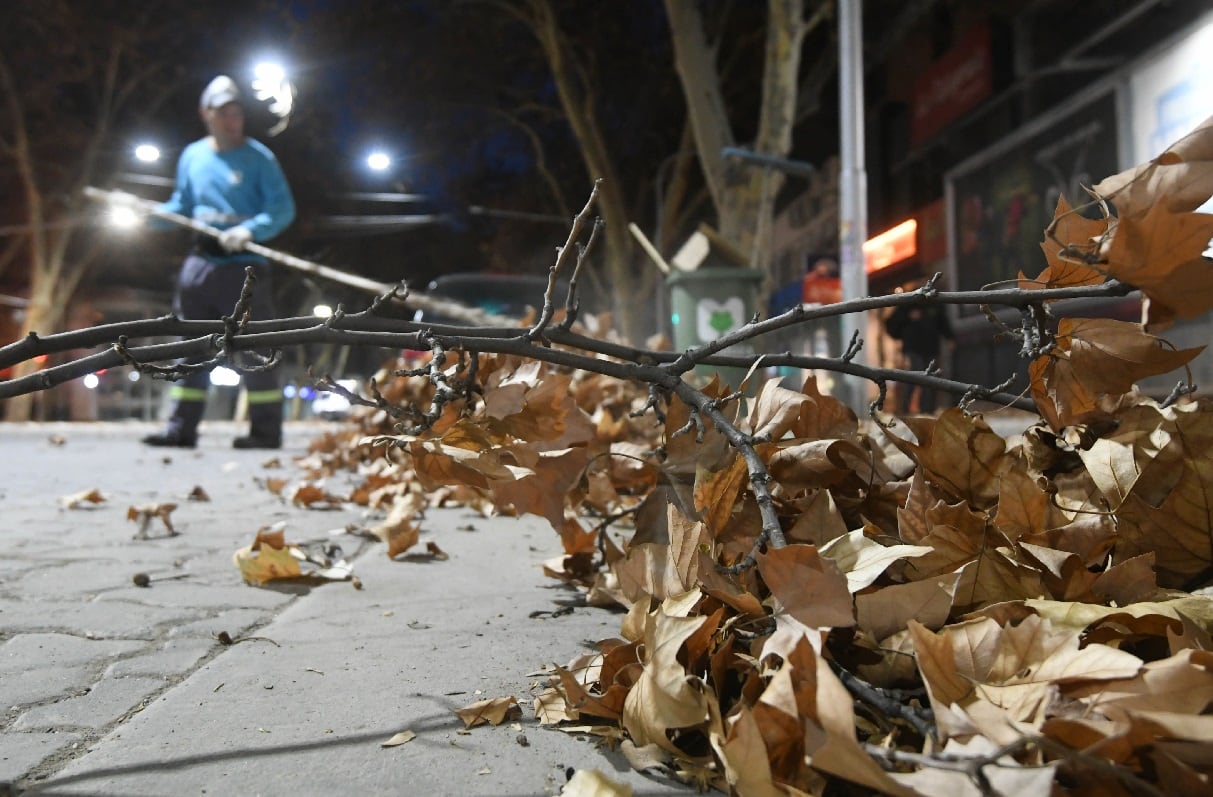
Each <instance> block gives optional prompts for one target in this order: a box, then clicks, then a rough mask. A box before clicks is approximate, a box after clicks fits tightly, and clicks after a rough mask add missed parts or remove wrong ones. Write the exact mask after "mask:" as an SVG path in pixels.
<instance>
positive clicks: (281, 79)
mask: <svg viewBox="0 0 1213 797" xmlns="http://www.w3.org/2000/svg"><path fill="white" fill-rule="evenodd" d="M251 85H252V87H253V96H254V97H256V98H257V99H258V100H261V101H262V102H265V101H267V100H268V101H269V104H268V105H267V106H266V108H267V109H268V110H269V112H270V113H272V114H273V115H274V116H275V117H277V118H278V122H277V124H275V125H274V126H273V127H271V128H270V129H269V130H268V131H267V135H270V136H276V135H278V134H279V133H281V132H282V131H283V130H285V129H286V126H287V124H288V123H289V122H290V119H291V113H292V112H294V110H295V84H294V83H292V82H291V80H290V78H289V77H287V74H286V69H285V68H284V67H283V66H282V64H280V63H278V62H277V61H261V62H259V63H258V64H257V65H256V66H254V67H253V82H252V84H251Z"/></svg>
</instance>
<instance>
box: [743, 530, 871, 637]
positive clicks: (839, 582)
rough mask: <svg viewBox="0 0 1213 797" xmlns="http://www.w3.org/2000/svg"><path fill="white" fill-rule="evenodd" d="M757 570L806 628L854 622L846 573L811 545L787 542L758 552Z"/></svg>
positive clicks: (839, 626) (776, 596)
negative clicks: (782, 545)
mask: <svg viewBox="0 0 1213 797" xmlns="http://www.w3.org/2000/svg"><path fill="white" fill-rule="evenodd" d="M758 572H759V573H760V574H761V575H762V580H763V581H765V582H766V584H767V587H769V588H770V590H771V595H773V596H774V597H775V598H776V600H778V601H779V604H780V606H781V607H782V609H783V610H784V611H786V612H787V613H788V614H790V615H792V616H793V617H795V618H796V619H797V620H799V621H800V622H802V623H804V624H805V625H807V626H809V627H810V628H847V627H850V626H852V625H854V624H855V616H854V612H853V609H852V606H851V591H850V590H849V589H848V586H847V577H846V576H845V575H843V574H842V573H841V572H840V571H839V569H838V567H837V565H835V564H834V563H833V562H831V561H830V560H829V559H825V558H823V557H822V556H821V555H820V554H819V553H818V551H817V547H816V546H814V545H788V546H786V547H784V548H773V549H771V550H769V551H767V552H766V553H763V554H760V555H759V556H758Z"/></svg>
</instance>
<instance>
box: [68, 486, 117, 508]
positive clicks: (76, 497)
mask: <svg viewBox="0 0 1213 797" xmlns="http://www.w3.org/2000/svg"><path fill="white" fill-rule="evenodd" d="M106 500H107V499H106V497H105V494H104V493H102V492H101V491H100V490H98V489H97V488H96V487H94V488H93V489H91V490H82V491H80V492H78V493H73V494H71V495H65V496H63V497H62V498H60V499H59V501H60V502H61V503H62V504H63V508H64V509H80V508H81V507H83V506H86V505H88V504H100V503H104V502H105V501H106Z"/></svg>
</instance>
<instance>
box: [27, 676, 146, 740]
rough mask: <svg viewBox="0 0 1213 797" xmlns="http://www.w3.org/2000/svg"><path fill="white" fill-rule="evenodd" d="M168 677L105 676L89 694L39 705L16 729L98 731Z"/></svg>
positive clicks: (114, 720) (29, 712) (140, 700)
mask: <svg viewBox="0 0 1213 797" xmlns="http://www.w3.org/2000/svg"><path fill="white" fill-rule="evenodd" d="M165 683H166V682H165V679H164V678H154V677H148V676H131V677H117V678H102V679H101V680H100V681H98V682H97V683H96V684H94V685H93V687H92V688H91V689H89V691H88V694H85V695H78V696H76V697H69V698H64V699H63V700H57V701H55V702H53V703H47V704H45V705H41V706H37V707H35V708H32V709H30V710H28V711H26V712H25V713H24V714H22V715H21V716H20V717H19V718H18V719H17V721H16V722H15V723H13V728H14V729H15V730H18V731H24V730H53V729H55V728H63V727H68V728H87V729H92V730H97V729H100V728H104V727H105V726H107V725H109V724H111V723H113V722H116V721H117V720H118V719H120V718H121V717H122V716H123V715H125V714H126V713H128V712H129V711H131V710H132V707H133V706H134V707H137V706H139V705H140V704H141V703H142V701H143V700H144V699H145V698H147V697H149V696H150V695H153V694H155V693H156V692H159V691H161V690H162V689H164V687H165Z"/></svg>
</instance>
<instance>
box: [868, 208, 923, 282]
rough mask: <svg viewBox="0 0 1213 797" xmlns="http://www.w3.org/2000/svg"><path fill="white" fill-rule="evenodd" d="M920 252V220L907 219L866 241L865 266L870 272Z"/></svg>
mask: <svg viewBox="0 0 1213 797" xmlns="http://www.w3.org/2000/svg"><path fill="white" fill-rule="evenodd" d="M917 252H918V221H917V220H915V219H906V220H905V221H903V222H902V223H901V224H898V225H897V226H896V227H894V228H893V229H891V230H886V231H885V232H882V233H881V234H880V235H877V236H876V237H875V238H870V239H868V240H867V241H864V244H863V260H864V267H865V269H866V270H867V272H868V273H869V274H871V273H872V272H873V271H880V270H881V269H882V268H888V267H889V266H891V265H893V264H894V263H900V262H901V261H903V260H905V259H906V258H910V257H913V256H914V255H915V254H916V253H917Z"/></svg>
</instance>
